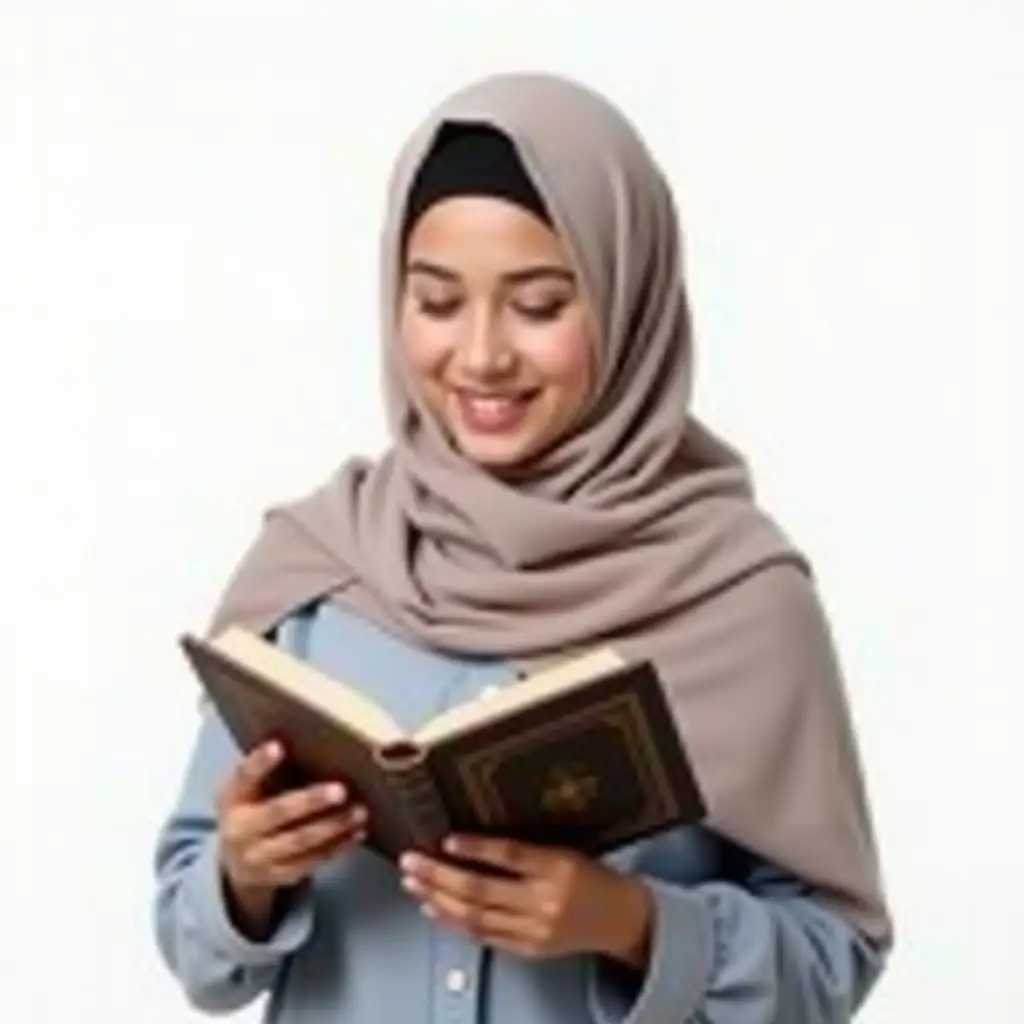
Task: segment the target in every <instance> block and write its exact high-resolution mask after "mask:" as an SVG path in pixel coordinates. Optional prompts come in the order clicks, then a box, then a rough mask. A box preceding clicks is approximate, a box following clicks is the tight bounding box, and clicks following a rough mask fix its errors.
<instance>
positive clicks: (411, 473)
mask: <svg viewBox="0 0 1024 1024" xmlns="http://www.w3.org/2000/svg"><path fill="white" fill-rule="evenodd" d="M480 126H485V127H489V128H490V129H492V130H493V131H492V132H491V136H492V137H493V135H494V134H495V133H497V134H498V135H499V136H500V137H501V138H504V139H505V140H506V141H507V143H508V144H509V147H510V148H511V149H512V150H513V151H514V153H515V154H516V156H517V162H521V167H522V170H523V172H524V175H525V177H526V179H527V181H528V183H529V185H530V187H531V188H533V187H534V186H535V194H536V196H537V197H538V198H537V199H536V200H535V199H533V198H531V197H530V195H529V191H525V192H524V191H523V188H522V183H521V182H519V183H518V184H516V185H514V186H510V185H508V180H510V179H506V180H505V183H504V184H503V185H501V186H494V185H492V187H491V189H490V190H491V191H495V190H497V189H499V188H500V189H502V190H503V191H502V193H501V194H505V195H506V196H507V197H509V198H511V199H513V200H514V201H518V202H520V204H521V205H525V206H527V207H528V208H532V209H533V210H534V212H536V213H538V215H540V216H543V217H544V218H545V219H548V220H549V222H550V223H551V224H552V225H553V226H554V228H555V230H556V231H557V232H558V234H559V235H560V236H561V238H562V239H563V241H564V242H565V244H566V245H567V247H568V250H569V252H570V253H571V256H572V258H573V260H574V262H575V264H576V267H577V269H578V271H579V274H580V277H581V280H582V285H583V288H584V290H585V293H586V296H587V298H588V300H589V302H590V305H591V307H592V309H593V313H594V316H595V320H596V325H597V335H598V337H597V347H598V352H597V373H596V381H595V386H594V388H593V392H592V394H591V395H590V396H589V399H588V401H587V403H586V405H585V407H584V409H583V410H582V412H581V414H580V417H579V419H578V421H577V422H576V424H575V426H574V428H573V429H572V430H571V431H570V433H569V434H567V435H566V436H565V437H564V438H563V440H562V441H561V442H559V443H558V444H557V445H555V446H554V447H553V448H552V449H551V450H550V451H548V452H547V453H546V454H543V455H542V456H541V457H540V458H538V459H537V460H536V461H535V462H532V463H531V464H530V467H529V472H528V473H524V474H519V475H518V476H517V477H516V478H515V479H508V478H503V477H502V476H500V475H496V474H495V473H493V472H490V471H488V470H486V469H485V468H483V467H480V466H477V465H475V464H473V463H471V462H470V461H469V460H467V459H466V458H464V457H463V456H461V455H460V453H459V452H458V451H457V450H455V448H454V447H453V446H452V444H451V443H450V442H449V439H448V437H447V435H446V433H445V431H444V430H443V429H442V426H441V424H439V423H438V422H437V421H436V420H435V419H434V417H433V416H432V415H431V413H430V411H429V409H428V408H427V406H426V405H425V404H424V401H423V398H422V397H421V395H420V394H419V393H418V389H417V387H416V385H415V381H414V380H413V379H412V378H411V376H410V374H409V372H408V369H407V367H406V365H405V362H404V360H403V357H402V350H401V346H400V344H399V343H398V339H397V335H396V327H397V303H398V301H399V298H400V294H401V288H402V256H403V242H404V239H405V237H406V234H407V232H408V230H409V227H410V224H411V223H412V221H413V220H414V219H415V217H416V216H418V214H419V213H421V212H422V210H423V209H425V208H427V206H429V204H430V203H431V202H432V201H436V199H437V198H438V197H439V196H441V195H443V194H456V193H457V192H458V191H459V189H460V186H459V185H458V182H457V179H458V174H455V175H454V176H453V175H452V173H451V169H450V165H449V169H448V171H444V172H443V173H438V172H437V168H436V167H435V168H431V161H430V159H429V158H430V157H431V155H432V154H434V153H436V152H438V151H439V149H440V148H441V147H442V145H443V144H444V143H446V142H448V143H450V142H451V141H452V139H453V138H454V139H455V140H462V142H463V143H464V144H465V145H464V148H465V149H466V152H470V153H471V150H472V147H473V140H474V138H476V139H477V142H478V143H479V139H480V133H479V132H477V131H475V130H474V129H477V128H479V127H480ZM484 134H485V135H486V134H487V133H484ZM463 156H464V157H465V156H466V153H465V152H464V153H463ZM497 163H501V161H497ZM506 163H507V161H506ZM506 169H507V168H506ZM502 173H504V172H502ZM481 177H482V176H481V174H479V173H478V174H476V175H475V177H474V175H472V174H470V175H468V178H464V180H463V184H462V188H464V189H466V190H471V186H470V185H467V184H466V181H467V180H473V181H474V182H475V185H473V186H472V187H478V186H479V184H480V181H481ZM483 177H486V175H483ZM498 178H500V174H498V172H494V175H493V176H492V179H491V181H492V183H493V181H495V180H497V179H498ZM453 181H454V182H455V184H453ZM431 182H433V183H431ZM388 184H389V190H388V203H387V208H386V211H385V217H384V223H383V230H382V237H381V246H382V247H381V254H380V256H381V275H382V277H381V303H382V308H381V320H382V333H383V345H384V351H383V360H382V366H383V373H384V381H383V391H384V398H385V401H386V407H387V413H388V423H389V427H390V431H391V437H392V440H391V443H390V445H389V446H388V447H387V449H386V450H385V452H384V453H383V454H382V455H381V456H380V457H379V458H376V459H370V458H368V457H363V456H354V455H353V456H349V457H347V458H346V459H345V460H344V461H343V462H342V463H341V464H340V465H339V466H338V467H336V469H335V470H334V471H333V472H332V473H331V474H330V475H329V476H328V478H327V479H326V480H325V481H324V482H323V483H322V484H320V485H319V486H317V487H316V488H315V489H313V490H312V491H311V492H309V493H307V494H305V495H303V496H302V497H300V498H298V499H295V500H291V501H286V502H281V503H279V504H277V505H275V506H273V507H271V508H270V509H268V510H267V511H266V513H265V514H264V517H263V520H262V523H261V525H260V529H259V530H258V531H257V532H256V536H255V538H254V540H253V541H252V543H251V546H250V547H249V549H248V550H247V551H246V552H245V554H244V555H243V557H242V559H241V562H240V564H239V565H238V566H237V568H236V569H235V571H234V573H233V574H232V577H231V579H230V580H229V581H228V584H227V586H226V589H225V591H224V593H223V595H222V596H221V600H220V602H219V605H218V607H217V609H216V611H215V614H214V616H213V619H212V622H211V623H210V627H209V628H210V631H211V632H212V633H216V632H218V631H219V630H221V629H223V628H224V627H226V626H227V625H229V624H240V625H244V626H247V627H249V628H251V629H253V630H256V631H259V632H267V631H269V630H272V629H273V628H274V626H275V625H276V624H277V623H278V622H279V621H280V620H281V619H282V618H284V617H285V616H287V615H288V614H290V613H292V612H294V611H296V610H298V609H299V608H300V607H301V606H304V605H307V604H309V603H311V602H313V601H317V600H322V599H323V600H329V601H332V602H336V603H337V604H338V605H339V606H341V607H344V608H346V609H348V610H349V611H351V612H354V613H356V614H358V615H360V616H362V617H364V618H365V619H366V620H367V621H370V622H374V623H376V624H377V625H379V626H381V627H382V628H385V629H387V630H389V631H392V632H393V633H394V634H396V635H398V636H400V637H403V638H405V639H407V640H408V641H410V642H412V643H415V644H418V645H421V646H424V647H427V648H431V649H435V650H440V651H446V652H453V653H462V654H467V655H475V656H490V657H501V658H505V659H508V660H511V661H512V662H514V663H515V664H517V665H519V666H521V667H522V669H523V670H525V671H528V670H529V669H531V668H534V667H539V666H540V665H542V664H544V663H545V662H547V661H550V660H552V659H557V658H560V657H564V656H565V655H566V654H567V653H568V652H569V651H570V650H574V649H578V648H581V647H588V646H595V645H601V644H612V645H614V646H616V647H617V648H618V649H619V651H620V652H621V653H622V654H624V655H625V656H626V657H637V658H649V659H650V660H651V661H652V662H653V663H654V664H655V666H656V668H657V670H658V672H659V675H660V676H661V678H662V680H663V683H664V686H665V690H666V695H667V697H668V700H669V705H670V707H671V709H672V713H673V715H674V716H675V719H676V723H677V725H678V727H679V729H680V731H681V733H682V735H683V736H684V739H685V742H686V744H687V747H688V749H689V751H690V752H691V756H692V757H693V760H694V764H695V768H696V772H697V776H698V778H699V780H700V784H701V787H702V790H703V792H704V794H705V797H706V799H707V802H708V805H709V809H710V811H709V817H708V822H707V824H708V827H709V828H712V829H714V830H715V831H716V832H718V833H719V834H721V835H723V836H724V837H726V838H727V839H730V840H731V841H733V842H734V843H736V844H738V845H739V846H741V847H742V848H744V849H746V850H748V851H750V852H751V853H752V854H754V855H757V856H759V857H761V858H763V859H764V860H766V861H768V862H770V863H773V864H775V865H777V866H779V867H781V868H783V869H785V870H788V871H789V872H792V873H793V874H795V875H796V876H798V877H799V878H801V879H802V880H803V881H804V883H805V884H806V886H807V887H808V892H809V893H810V894H811V895H813V896H814V897H815V898H817V899H819V900H820V901H822V903H824V904H827V905H829V906H830V907H832V908H833V909H834V910H835V911H836V912H837V913H839V914H840V915H842V916H843V917H844V918H845V919H846V920H848V921H849V922H850V923H851V924H852V925H854V926H856V927H858V928H859V929H861V931H862V932H863V933H864V934H866V935H867V936H869V937H870V938H872V939H873V940H874V941H875V942H876V943H878V944H879V945H880V946H885V945H887V944H888V943H889V942H890V941H891V924H890V921H889V917H888V913H887V908H886V905H885V901H884V897H883V892H882V883H881V878H880V871H879V864H878V858H877V854H876V846H875V840H874V836H873V832H872V823H871V820H870V816H869V810H868V804H867V800H866V796H865V791H864V786H863V781H862V775H861V766H860V761H859V755H858V751H857V747H856V743H855V739H854V735H853V729H852V724H851V718H850V715H849V712H848V709H847V706H846V698H845V688H844V681H843V678H842V675H841V670H840V667H839V664H838V661H837V658H836V656H835V652H834V648H833V644H832V640H831V637H830V633H829V623H828V622H827V620H826V618H825V613H824V612H823V610H822V607H821V603H820V601H819V600H818V597H817V593H816V590H815V583H814V579H813V576H812V574H811V570H810V566H809V564H808V561H807V559H806V558H805V557H804V555H803V554H802V553H801V552H800V551H798V550H797V549H796V548H795V547H794V546H793V544H792V543H791V542H790V541H789V539H788V538H787V537H786V536H785V535H784V534H783V532H782V530H781V529H780V528H779V527H778V526H777V525H776V524H775V523H774V522H773V521H772V519H771V518H770V517H769V516H768V514H767V513H765V512H764V511H763V510H762V509H761V508H760V507H759V505H758V503H757V501H756V498H755V495H754V489H753V485H752V482H751V476H750V472H749V470H748V467H747V466H746V464H745V462H744V460H743V458H742V457H741V455H740V454H739V453H738V452H737V451H736V450H735V449H734V448H733V447H732V446H730V445H729V444H727V443H726V442H725V441H724V440H723V439H721V438H720V437H719V436H717V435H716V434H715V433H713V432H712V431H711V430H710V429H709V428H708V427H707V426H706V425H704V424H703V423H702V422H701V421H700V420H699V419H698V418H697V417H696V415H695V414H694V413H693V412H692V410H691V395H692V388H693V372H694V355H693V348H692V328H691V318H690V312H689V307H688V300H687V295H686V291H685V283H684V276H683V253H682V241H681V237H680V226H679V221H678V216H677V212H676V208H675V205H674V200H673V196H672V193H671V191H670V188H669V186H668V184H667V183H666V180H665V178H664V177H663V174H662V172H661V170H660V169H659V167H658V165H657V163H656V162H655V160H654V158H653V157H652V155H651V153H650V152H649V151H648V149H647V147H646V145H645V143H644V142H643V141H642V139H641V138H640V136H639V134H638V133H637V131H636V130H635V129H634V128H633V126H632V125H631V124H630V122H629V121H628V120H627V119H626V117H625V116H624V115H623V114H622V113H621V112H620V111H619V110H618V108H616V107H615V106H613V105H612V104H611V103H610V102H609V101H607V100H606V99H605V98H603V97H601V96H600V95H598V94H597V93H595V92H594V91H592V90H591V89H590V88H589V87H586V86H584V85H582V84H580V83H577V82H573V81H570V80H566V79H564V78H560V77H557V76H553V75H547V74H540V73H517V74H501V75H495V76H492V77H489V78H486V79H483V80H479V81H476V82H474V83H472V84H470V85H469V86H467V87H465V88H463V89H461V90H459V91H457V92H455V93H453V94H452V95H450V96H449V97H448V98H447V99H445V100H444V101H442V102H441V103H440V104H438V106H437V107H436V108H435V109H434V110H433V111H431V112H430V114H429V115H428V116H427V117H426V118H425V120H424V121H423V122H422V123H421V124H420V125H419V126H418V127H417V128H416V129H415V130H414V131H413V133H412V134H411V136H410V137H409V138H408V140H407V141H406V143H405V145H404V147H403V148H402V150H401V152H400V153H399V155H398V159H397V160H396V163H395V165H394V168H393V170H392V173H391V176H390V181H389V183H388ZM485 191H486V189H485ZM409 685H410V686H415V685H416V683H415V680H410V681H409Z"/></svg>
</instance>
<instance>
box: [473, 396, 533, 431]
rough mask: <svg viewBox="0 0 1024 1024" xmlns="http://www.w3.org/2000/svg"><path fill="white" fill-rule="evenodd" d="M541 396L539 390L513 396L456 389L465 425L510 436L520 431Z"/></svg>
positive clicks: (477, 429)
mask: <svg viewBox="0 0 1024 1024" xmlns="http://www.w3.org/2000/svg"><path fill="white" fill-rule="evenodd" d="M538 394H539V392H538V391H536V390H532V391H520V392H517V393H510V394H494V393H488V392H481V391H471V390H469V389H466V388H457V389H456V390H455V397H456V400H457V403H458V409H459V415H460V418H461V419H462V422H463V423H464V424H465V425H466V426H467V427H468V428H469V429H470V430H472V431H474V432H476V433H484V434H503V433H509V432H511V431H513V430H515V429H516V428H518V427H519V426H520V425H521V424H522V422H523V420H524V419H525V418H526V414H527V412H528V411H529V408H530V403H531V402H532V401H533V399H535V398H536V397H537V395H538Z"/></svg>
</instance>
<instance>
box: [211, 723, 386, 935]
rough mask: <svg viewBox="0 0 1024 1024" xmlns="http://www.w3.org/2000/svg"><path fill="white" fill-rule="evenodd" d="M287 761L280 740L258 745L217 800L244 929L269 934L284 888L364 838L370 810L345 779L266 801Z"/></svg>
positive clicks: (222, 849)
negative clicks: (267, 788)
mask: <svg viewBox="0 0 1024 1024" xmlns="http://www.w3.org/2000/svg"><path fill="white" fill-rule="evenodd" d="M283 756H284V752H283V749H282V747H281V744H280V743H278V742H277V741H271V742H269V743H266V744H263V745H262V746H259V747H256V748H255V749H254V750H252V751H251V752H250V753H249V754H248V755H247V756H246V757H244V758H243V759H242V760H241V761H240V762H239V764H238V766H237V768H236V769H235V770H234V772H233V773H232V774H231V776H230V777H229V778H228V780H227V782H226V784H225V785H224V787H223V789H222V790H221V792H220V794H219V796H218V840H219V854H220V864H221V869H222V872H223V875H224V878H225V880H226V881H227V883H228V885H229V887H230V890H231V893H230V895H231V896H233V897H234V901H235V902H236V903H237V905H238V909H239V910H240V911H241V912H242V915H243V917H244V919H245V921H244V923H245V924H246V925H247V926H248V927H247V928H246V930H247V931H256V932H261V931H263V930H265V927H266V926H267V925H268V923H269V917H270V914H271V910H272V907H273V903H274V897H275V895H276V893H277V892H278V891H279V890H282V889H287V888H290V887H292V886H295V885H297V884H299V883H300V882H302V881H304V880H305V879H306V878H308V877H309V876H310V875H311V874H312V872H313V871H314V870H315V869H316V868H317V867H318V866H319V865H320V864H322V863H324V862H325V861H327V860H328V859H330V858H331V857H333V856H335V855H336V854H338V853H339V852H341V851H343V850H345V849H346V848H348V847H350V846H355V845H356V844H358V843H360V842H362V841H363V840H364V839H365V838H366V810H365V808H364V807H361V806H358V805H352V804H350V803H349V794H348V793H347V792H346V789H345V786H344V784H343V783H341V782H332V783H326V784H317V785H313V786H309V787H306V788H303V789H296V790H290V791H288V792H285V793H282V794H280V795H278V796H272V797H264V796H263V794H262V789H263V785H264V783H265V782H266V781H267V779H268V777H269V776H270V773H271V772H272V771H273V770H274V769H275V768H276V767H277V766H278V764H279V763H280V762H281V759H282V757H283Z"/></svg>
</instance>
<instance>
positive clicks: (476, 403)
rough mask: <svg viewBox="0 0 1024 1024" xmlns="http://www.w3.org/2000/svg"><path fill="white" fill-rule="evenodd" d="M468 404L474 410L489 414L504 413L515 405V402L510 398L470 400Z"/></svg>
mask: <svg viewBox="0 0 1024 1024" xmlns="http://www.w3.org/2000/svg"><path fill="white" fill-rule="evenodd" d="M470 402H471V403H472V405H473V408H474V409H479V410H480V411H481V412H490V413H499V412H505V411H506V410H507V409H510V408H511V407H512V406H513V405H515V400H514V399H511V398H471V399H470Z"/></svg>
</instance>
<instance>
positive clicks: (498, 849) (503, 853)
mask: <svg viewBox="0 0 1024 1024" xmlns="http://www.w3.org/2000/svg"><path fill="white" fill-rule="evenodd" d="M444 850H445V852H446V853H450V854H453V855H455V856H458V857H463V858H465V859H466V860H473V861H477V862H478V863H480V864H489V865H491V866H493V867H496V868H502V869H503V870H505V871H510V872H512V873H513V874H516V875H542V874H544V873H545V871H546V870H547V868H548V866H549V865H550V863H551V861H552V859H553V857H554V856H555V853H554V851H552V850H549V849H548V848H546V847H543V846H534V845H531V844H529V843H522V842H518V841H516V840H513V839H505V838H500V837H494V836H474V835H452V836H448V837H447V838H446V839H445V841H444Z"/></svg>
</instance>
